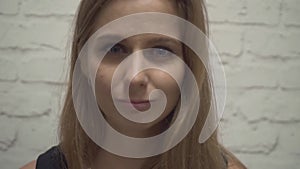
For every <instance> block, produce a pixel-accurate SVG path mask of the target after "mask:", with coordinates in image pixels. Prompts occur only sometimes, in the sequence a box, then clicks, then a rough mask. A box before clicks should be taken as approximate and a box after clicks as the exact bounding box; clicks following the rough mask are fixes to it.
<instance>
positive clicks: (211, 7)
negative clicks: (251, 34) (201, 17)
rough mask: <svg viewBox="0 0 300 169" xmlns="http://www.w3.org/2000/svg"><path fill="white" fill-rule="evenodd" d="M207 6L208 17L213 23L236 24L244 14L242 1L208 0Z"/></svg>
mask: <svg viewBox="0 0 300 169" xmlns="http://www.w3.org/2000/svg"><path fill="white" fill-rule="evenodd" d="M207 4H208V7H207V10H208V16H209V18H210V20H211V21H214V22H226V21H235V22H237V21H240V20H241V17H242V16H241V15H243V14H244V1H241V0H223V1H218V0H210V1H207Z"/></svg>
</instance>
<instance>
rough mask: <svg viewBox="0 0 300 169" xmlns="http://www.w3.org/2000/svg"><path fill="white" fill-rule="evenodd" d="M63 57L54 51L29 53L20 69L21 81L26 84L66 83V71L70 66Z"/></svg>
mask: <svg viewBox="0 0 300 169" xmlns="http://www.w3.org/2000/svg"><path fill="white" fill-rule="evenodd" d="M62 55H63V54H62V53H61V52H57V51H53V50H43V51H37V52H30V53H27V54H26V55H25V56H23V58H24V59H23V60H22V61H21V63H20V66H19V68H18V74H19V77H20V79H21V80H22V81H26V82H53V83H64V82H65V73H64V70H65V69H66V68H67V66H68V65H67V63H66V60H65V58H63V57H62Z"/></svg>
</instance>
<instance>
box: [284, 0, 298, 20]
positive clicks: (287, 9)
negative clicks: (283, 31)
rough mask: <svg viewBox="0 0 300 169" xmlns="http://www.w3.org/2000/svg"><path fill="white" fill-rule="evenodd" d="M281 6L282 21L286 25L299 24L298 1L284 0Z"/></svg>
mask: <svg viewBox="0 0 300 169" xmlns="http://www.w3.org/2000/svg"><path fill="white" fill-rule="evenodd" d="M282 6H283V7H282V21H283V23H284V24H286V25H298V26H300V17H299V16H300V1H299V0H284V1H283V5H282Z"/></svg>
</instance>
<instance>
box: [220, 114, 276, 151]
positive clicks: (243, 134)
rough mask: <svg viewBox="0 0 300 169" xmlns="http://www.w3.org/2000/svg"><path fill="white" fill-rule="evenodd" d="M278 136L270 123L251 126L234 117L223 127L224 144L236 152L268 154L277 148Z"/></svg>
mask: <svg viewBox="0 0 300 169" xmlns="http://www.w3.org/2000/svg"><path fill="white" fill-rule="evenodd" d="M278 136H279V133H278V132H277V131H276V130H274V128H273V125H271V124H269V123H268V122H262V123H260V124H255V125H252V126H250V125H249V124H248V123H247V121H245V120H243V118H239V117H233V118H231V119H230V120H229V121H228V122H225V123H224V124H223V126H222V137H223V139H224V144H225V145H226V146H227V147H229V148H230V149H231V150H232V151H234V152H243V153H257V154H259V153H261V154H268V153H270V152H272V151H273V147H274V146H276V144H277V141H278V140H277V137H278ZM249 139H250V140H249Z"/></svg>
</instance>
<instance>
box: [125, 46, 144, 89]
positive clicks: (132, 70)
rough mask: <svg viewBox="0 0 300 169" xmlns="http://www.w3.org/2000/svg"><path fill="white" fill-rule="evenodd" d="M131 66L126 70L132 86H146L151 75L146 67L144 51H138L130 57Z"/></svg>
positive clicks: (128, 81)
mask: <svg viewBox="0 0 300 169" xmlns="http://www.w3.org/2000/svg"><path fill="white" fill-rule="evenodd" d="M128 60H129V63H130V64H128V65H129V66H128V67H127V70H126V73H125V74H126V75H125V76H126V77H125V79H126V81H127V84H130V86H129V87H130V88H140V87H146V86H147V84H148V82H149V77H148V74H147V71H146V70H143V68H144V67H145V62H144V56H143V52H141V51H138V52H135V53H133V54H132V55H131V56H129V57H128Z"/></svg>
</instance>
